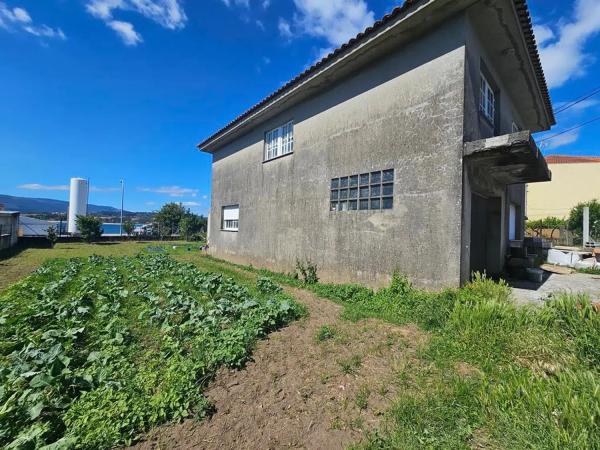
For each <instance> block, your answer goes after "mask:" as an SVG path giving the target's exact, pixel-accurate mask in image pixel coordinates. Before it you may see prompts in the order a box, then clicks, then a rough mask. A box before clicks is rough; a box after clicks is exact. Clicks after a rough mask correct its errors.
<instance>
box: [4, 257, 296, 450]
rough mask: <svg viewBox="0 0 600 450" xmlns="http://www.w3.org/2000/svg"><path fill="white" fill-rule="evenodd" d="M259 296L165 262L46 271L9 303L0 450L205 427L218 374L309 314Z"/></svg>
mask: <svg viewBox="0 0 600 450" xmlns="http://www.w3.org/2000/svg"><path fill="white" fill-rule="evenodd" d="M129 247H130V246H122V247H121V250H122V251H126V249H127V248H129ZM82 250H83V249H82ZM176 251H178V250H177V249H175V252H176ZM269 288H270V289H271V290H274V289H275V287H274V285H270V287H269ZM260 292H261V289H260V288H259V287H258V286H254V287H253V289H252V290H250V289H247V288H245V287H243V286H242V285H240V284H237V283H236V282H234V281H233V280H231V279H227V278H225V277H223V275H218V274H215V273H210V272H203V271H200V270H199V269H198V268H197V267H196V266H194V265H192V264H186V263H181V262H176V261H175V260H174V259H172V258H171V257H169V256H168V255H167V254H164V253H155V254H141V255H138V256H135V257H131V256H120V257H100V256H97V255H93V256H89V257H87V258H71V259H53V260H50V261H47V262H46V263H44V264H43V265H42V266H41V267H39V268H38V269H37V270H36V271H35V272H34V273H33V274H31V275H30V276H28V277H27V278H25V279H24V280H22V281H21V282H19V283H17V284H15V285H13V286H12V287H10V288H8V289H7V290H5V291H4V292H3V293H2V294H0V324H1V326H0V447H2V448H41V447H43V446H45V445H50V446H51V447H49V448H71V447H77V448H112V447H114V446H116V445H120V444H129V443H131V442H132V441H134V440H135V439H136V437H137V436H138V435H139V433H141V432H143V431H145V430H148V429H149V428H151V427H154V426H157V425H159V424H161V423H165V422H168V421H172V420H178V419H181V418H184V417H189V416H196V417H203V416H204V415H205V414H206V413H207V412H208V411H209V410H210V404H209V402H208V401H207V400H206V399H205V398H204V397H203V396H202V392H203V390H204V388H205V387H206V385H207V383H208V382H209V381H210V380H211V379H212V377H213V376H214V374H215V373H216V371H217V369H218V368H219V367H221V366H227V367H231V368H237V367H240V366H242V365H243V364H244V363H245V362H246V361H247V360H248V358H249V355H250V353H251V350H252V348H253V346H254V343H255V341H256V340H257V339H259V338H261V337H262V336H264V335H265V334H266V333H268V332H269V331H271V330H274V329H277V328H279V327H281V326H282V325H284V324H286V323H288V322H289V321H291V320H294V319H295V318H297V317H299V316H300V315H301V314H302V309H301V308H300V307H299V306H298V305H297V304H296V303H295V302H294V301H293V300H292V299H290V298H289V297H287V296H286V295H285V294H283V293H281V292H279V291H278V292H277V293H272V292H271V293H268V294H261V293H260Z"/></svg>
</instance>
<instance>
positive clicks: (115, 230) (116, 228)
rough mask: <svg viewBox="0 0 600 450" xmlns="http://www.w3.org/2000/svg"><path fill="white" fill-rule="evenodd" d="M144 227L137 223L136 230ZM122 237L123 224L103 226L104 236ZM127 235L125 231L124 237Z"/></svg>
mask: <svg viewBox="0 0 600 450" xmlns="http://www.w3.org/2000/svg"><path fill="white" fill-rule="evenodd" d="M140 226H142V224H141V223H136V224H135V228H138V227H140ZM110 234H112V235H117V236H118V235H120V234H121V224H120V223H103V224H102V235H103V236H104V235H110ZM126 234H127V233H125V231H123V236H125V235H126Z"/></svg>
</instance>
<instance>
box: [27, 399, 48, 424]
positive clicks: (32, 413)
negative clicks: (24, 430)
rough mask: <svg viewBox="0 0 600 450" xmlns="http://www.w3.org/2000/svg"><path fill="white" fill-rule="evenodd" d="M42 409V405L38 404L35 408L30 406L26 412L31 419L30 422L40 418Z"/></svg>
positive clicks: (41, 403)
mask: <svg viewBox="0 0 600 450" xmlns="http://www.w3.org/2000/svg"><path fill="white" fill-rule="evenodd" d="M43 409H44V403H43V402H39V403H37V404H36V405H35V406H32V407H31V408H29V409H28V410H27V412H28V413H29V417H30V418H31V420H35V419H37V418H38V417H39V416H40V414H41V413H42V410H43Z"/></svg>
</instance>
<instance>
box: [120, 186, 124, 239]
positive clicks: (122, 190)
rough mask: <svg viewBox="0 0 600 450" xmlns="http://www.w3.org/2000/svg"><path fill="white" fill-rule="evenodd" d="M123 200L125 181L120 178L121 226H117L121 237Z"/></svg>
mask: <svg viewBox="0 0 600 450" xmlns="http://www.w3.org/2000/svg"><path fill="white" fill-rule="evenodd" d="M124 201H125V182H124V181H123V180H121V226H120V227H119V230H120V235H121V237H123V203H124Z"/></svg>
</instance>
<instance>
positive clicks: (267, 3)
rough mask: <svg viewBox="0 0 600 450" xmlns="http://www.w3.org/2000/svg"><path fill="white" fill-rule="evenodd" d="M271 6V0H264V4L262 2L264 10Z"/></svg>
mask: <svg viewBox="0 0 600 450" xmlns="http://www.w3.org/2000/svg"><path fill="white" fill-rule="evenodd" d="M269 6H271V0H263V2H262V7H263V9H267V8H268V7H269Z"/></svg>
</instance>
